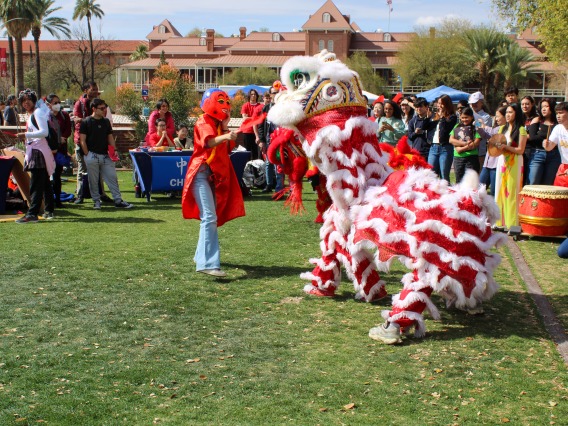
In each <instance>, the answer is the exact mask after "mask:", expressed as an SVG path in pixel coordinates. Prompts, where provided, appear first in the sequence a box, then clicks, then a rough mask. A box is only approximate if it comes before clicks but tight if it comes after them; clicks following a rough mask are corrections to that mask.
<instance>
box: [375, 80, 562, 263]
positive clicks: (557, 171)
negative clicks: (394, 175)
mask: <svg viewBox="0 0 568 426" xmlns="http://www.w3.org/2000/svg"><path fill="white" fill-rule="evenodd" d="M484 100H485V98H484V96H483V94H482V93H481V92H476V93H473V94H472V95H470V96H469V99H468V100H467V101H459V102H458V103H457V105H456V107H454V104H453V103H452V100H451V99H450V97H449V96H448V95H443V96H441V97H440V98H438V99H436V100H435V101H434V102H433V103H432V104H430V103H429V102H428V101H427V100H426V99H424V98H415V97H412V96H411V97H404V98H401V99H400V102H399V104H397V103H393V102H392V101H389V100H381V99H380V98H379V99H378V100H377V101H376V102H375V103H374V104H373V109H372V113H371V114H370V119H371V120H373V121H376V122H377V123H378V125H379V129H378V131H377V140H378V141H379V142H386V143H389V144H393V145H394V144H396V143H397V141H398V139H399V137H400V136H402V134H404V133H406V135H407V136H408V142H409V145H410V146H411V147H412V148H413V149H415V150H417V151H418V152H419V153H420V155H421V156H423V157H424V159H425V160H426V161H427V162H428V163H429V164H430V165H431V166H432V169H433V170H434V172H435V173H436V174H437V175H438V176H439V177H440V178H441V179H445V180H447V181H448V182H450V171H451V169H452V168H453V170H454V173H455V182H456V183H459V182H461V180H462V179H463V177H464V175H465V172H466V170H468V169H472V170H475V171H476V172H478V173H479V174H480V181H481V182H482V183H483V184H485V185H486V188H487V190H488V191H489V192H490V194H491V195H494V196H495V201H496V203H497V205H498V206H499V209H500V212H501V217H500V219H499V220H498V221H497V223H496V228H497V229H500V230H508V229H510V228H511V227H513V226H518V225H519V194H520V192H521V190H522V188H523V186H524V185H555V186H563V187H568V173H567V172H568V103H567V102H556V101H555V100H554V99H551V98H543V99H541V100H540V102H538V104H537V103H536V102H535V100H534V99H533V98H532V97H531V96H525V97H523V98H522V99H519V91H518V89H517V88H515V87H511V88H509V89H507V90H506V92H505V100H503V102H502V103H501V105H500V106H499V108H498V109H497V110H496V111H495V115H494V116H491V114H490V113H489V109H488V107H487V105H486V104H485V102H484ZM401 127H402V128H403V129H404V131H403V132H398V129H400V128H401ZM494 135H502V138H501V139H499V140H501V142H500V143H498V145H496V148H497V149H498V150H499V151H498V152H497V153H498V154H500V155H495V154H494V155H491V154H490V152H489V150H488V145H489V140H490V139H491V138H492V137H493V136H494ZM564 246H565V247H564ZM559 255H561V256H564V257H568V244H566V243H564V244H563V246H561V248H560V249H559Z"/></svg>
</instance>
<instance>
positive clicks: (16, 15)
mask: <svg viewBox="0 0 568 426" xmlns="http://www.w3.org/2000/svg"><path fill="white" fill-rule="evenodd" d="M0 19H1V20H2V22H3V24H4V27H6V30H7V31H8V34H9V35H10V36H11V37H13V38H14V41H15V53H16V55H15V56H16V57H15V64H14V65H15V74H16V80H15V84H14V85H15V88H16V92H17V93H19V92H20V91H22V90H24V60H23V52H22V39H23V38H24V37H25V36H26V35H28V33H29V32H30V29H31V27H32V22H33V19H34V14H33V4H32V2H30V1H29V0H0Z"/></svg>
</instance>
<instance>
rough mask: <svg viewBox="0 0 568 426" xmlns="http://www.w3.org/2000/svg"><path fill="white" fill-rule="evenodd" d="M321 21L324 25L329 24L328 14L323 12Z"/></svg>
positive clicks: (329, 16)
mask: <svg viewBox="0 0 568 426" xmlns="http://www.w3.org/2000/svg"><path fill="white" fill-rule="evenodd" d="M321 21H322V22H323V23H324V24H329V23H330V22H331V15H330V14H329V13H327V12H325V13H324V14H323V15H322V17H321Z"/></svg>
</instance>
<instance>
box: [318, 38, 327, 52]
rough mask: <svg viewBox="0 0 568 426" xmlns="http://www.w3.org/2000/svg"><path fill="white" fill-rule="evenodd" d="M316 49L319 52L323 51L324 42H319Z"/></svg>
mask: <svg viewBox="0 0 568 426" xmlns="http://www.w3.org/2000/svg"><path fill="white" fill-rule="evenodd" d="M318 49H319V51H320V52H321V51H322V50H323V49H325V41H323V40H320V41H319V43H318Z"/></svg>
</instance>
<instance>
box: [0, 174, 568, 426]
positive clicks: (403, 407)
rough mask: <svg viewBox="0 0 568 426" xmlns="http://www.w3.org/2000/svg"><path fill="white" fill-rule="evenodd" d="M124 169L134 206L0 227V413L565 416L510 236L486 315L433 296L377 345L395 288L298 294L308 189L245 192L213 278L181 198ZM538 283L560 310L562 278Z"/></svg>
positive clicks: (85, 418)
mask: <svg viewBox="0 0 568 426" xmlns="http://www.w3.org/2000/svg"><path fill="white" fill-rule="evenodd" d="M119 177H120V179H121V189H122V190H123V194H124V198H125V199H126V200H127V201H129V202H134V204H135V205H136V207H135V208H134V209H132V210H117V209H115V208H114V207H112V206H109V205H103V209H102V210H101V211H94V210H93V209H92V203H90V202H86V203H85V204H84V205H81V206H74V205H70V206H69V207H67V208H65V209H63V210H58V211H56V219H55V220H53V221H51V222H49V223H47V222H42V223H39V224H30V225H17V224H14V223H0V230H1V233H2V236H3V238H2V240H1V242H0V253H2V256H1V258H0V271H1V274H2V275H1V278H0V292H1V295H2V299H1V300H2V304H1V305H0V306H1V309H0V424H2V425H5V424H30V425H36V424H41V423H47V424H57V425H114V424H128V425H133V424H136V425H138V424H141V425H142V424H143V425H150V424H164V425H165V424H169V425H178V424H179V425H190V424H199V425H202V424H203V425H271V424H294V425H316V424H321V425H340V424H350V425H359V424H369V425H381V424H403V423H404V424H411V425H413V424H420V425H430V424H431V425H451V424H457V425H468V424H470V425H478V424H487V425H495V424H501V423H510V424H515V425H517V424H519V425H545V424H546V425H548V424H566V419H567V418H568V403H567V392H566V379H567V369H566V366H565V365H564V363H563V362H562V359H561V358H560V356H559V355H558V353H557V351H556V349H555V347H554V344H553V343H552V342H551V340H550V338H549V336H548V335H547V334H546V333H545V331H544V328H543V326H542V323H541V321H540V317H539V316H538V314H537V312H536V311H535V308H534V305H533V303H532V301H531V299H530V297H529V296H528V295H527V293H526V289H525V287H524V285H523V283H522V282H521V280H520V278H519V275H518V274H517V271H516V269H515V266H514V263H513V262H511V260H510V258H509V254H508V253H507V251H506V249H505V248H503V249H501V252H502V254H503V256H504V261H503V263H502V266H501V267H500V268H499V269H498V272H497V279H498V282H499V283H500V284H501V290H500V291H499V293H498V294H497V295H496V297H495V298H494V299H493V300H492V301H491V302H489V303H487V304H486V306H485V309H486V314H485V315H484V316H479V317H471V316H468V315H466V314H463V313H462V312H458V311H453V310H452V311H448V310H446V309H445V308H444V307H443V303H442V300H441V299H440V298H439V297H437V296H434V302H435V303H436V305H437V306H438V307H439V309H440V311H441V313H442V321H440V322H436V321H433V320H431V319H429V320H428V321H427V327H428V334H427V337H426V338H425V339H407V340H405V343H404V344H403V345H401V346H385V345H382V344H380V343H378V342H376V341H373V340H371V339H369V338H368V337H367V333H368V330H369V328H370V327H372V326H374V325H376V324H378V323H380V322H382V320H381V318H380V311H381V310H382V309H388V307H389V306H390V298H388V300H383V301H381V302H380V303H378V304H365V303H360V302H356V301H354V300H353V294H354V291H353V287H352V285H351V284H350V283H349V282H348V281H347V280H344V282H343V284H342V286H341V288H340V291H339V294H338V297H337V298H335V299H327V298H326V299H322V298H313V297H308V296H306V295H305V294H304V293H303V291H302V288H303V286H304V284H305V283H304V282H303V281H302V280H300V279H299V277H298V275H299V274H300V273H301V272H303V271H306V270H310V269H311V265H310V264H309V262H308V259H309V258H310V257H316V256H318V254H319V238H318V230H319V225H317V224H314V223H313V219H314V217H315V206H314V201H315V196H314V194H312V192H311V191H310V190H308V186H307V185H306V186H305V188H306V191H305V197H304V198H305V205H306V208H307V212H306V214H304V215H303V216H296V217H291V216H289V215H288V213H287V211H286V210H284V209H283V204H282V202H273V201H271V200H270V198H269V196H267V195H261V194H260V193H259V192H255V195H254V197H252V198H249V199H247V200H246V209H247V216H246V217H245V218H241V219H237V220H235V221H232V222H229V223H228V224H226V225H225V226H223V227H222V228H220V239H221V250H222V266H223V269H224V270H225V271H226V272H227V273H228V274H229V279H225V280H215V279H212V278H209V277H207V276H204V275H202V274H198V273H196V272H195V271H194V269H195V266H194V264H193V261H192V258H193V253H194V250H195V244H196V242H197V236H198V232H199V222H198V221H186V220H183V219H182V217H181V213H180V206H179V199H177V200H170V199H167V198H166V197H165V196H163V195H160V194H157V195H156V196H155V197H154V198H155V201H152V202H151V203H146V202H145V200H140V199H134V194H133V187H132V183H131V180H130V177H131V173H128V172H121V173H120V174H119ZM64 190H67V191H68V192H72V185H71V184H67V185H66V187H64ZM533 244H535V245H538V244H539V243H538V242H536V241H531V242H529V243H526V244H524V246H526V247H529V245H531V246H532V245H533ZM539 247H540V246H539ZM539 250H540V249H536V248H535V249H531V250H530V251H531V252H536V253H540V251H539ZM543 253H545V254H542V253H541V254H540V255H539V256H542V257H540V258H538V257H537V261H536V262H537V267H538V263H539V262H541V261H542V260H543V259H544V260H546V261H548V258H546V257H545V255H546V254H548V251H544V252H543ZM550 253H552V250H550ZM550 256H552V254H550ZM529 261H530V259H529ZM554 261H555V262H556V260H554ZM555 265H556V264H555ZM557 265H558V268H562V266H563V265H562V264H561V263H558V264H557ZM564 270H565V269H564ZM533 271H534V268H533ZM403 273H404V270H403V269H402V268H401V267H400V266H399V265H398V264H395V267H394V268H393V270H392V271H391V273H390V274H389V275H388V276H386V277H385V279H386V280H387V283H388V289H389V292H390V293H391V294H395V293H397V292H398V291H399V289H400V288H401V284H400V278H401V277H402V274H403ZM564 277H565V274H564ZM537 278H538V279H540V277H539V276H538V274H537ZM558 284H559V283H558ZM564 284H565V279H564ZM549 291H550V292H551V294H550V297H551V301H552V303H553V304H554V305H555V308H557V309H560V311H559V312H558V314H559V315H566V289H565V285H564V286H560V285H557V286H551V287H550V288H549Z"/></svg>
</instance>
